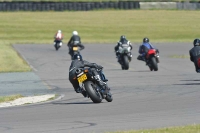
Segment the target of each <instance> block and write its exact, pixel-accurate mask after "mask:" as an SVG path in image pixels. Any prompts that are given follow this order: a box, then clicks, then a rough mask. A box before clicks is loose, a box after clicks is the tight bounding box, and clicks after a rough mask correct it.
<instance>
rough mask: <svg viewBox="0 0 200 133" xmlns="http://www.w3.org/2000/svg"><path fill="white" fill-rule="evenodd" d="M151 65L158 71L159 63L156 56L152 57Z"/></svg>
mask: <svg viewBox="0 0 200 133" xmlns="http://www.w3.org/2000/svg"><path fill="white" fill-rule="evenodd" d="M151 66H152V68H153V70H154V71H158V64H157V61H156V58H155V57H152V58H151Z"/></svg>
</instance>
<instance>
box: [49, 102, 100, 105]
mask: <svg viewBox="0 0 200 133" xmlns="http://www.w3.org/2000/svg"><path fill="white" fill-rule="evenodd" d="M52 104H55V105H67V104H96V103H93V102H66V103H65V102H64V103H59V102H56V103H52Z"/></svg>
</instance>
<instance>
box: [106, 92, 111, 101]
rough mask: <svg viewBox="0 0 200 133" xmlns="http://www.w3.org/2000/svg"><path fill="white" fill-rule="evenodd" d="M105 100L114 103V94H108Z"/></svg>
mask: <svg viewBox="0 0 200 133" xmlns="http://www.w3.org/2000/svg"><path fill="white" fill-rule="evenodd" d="M105 99H106V101H107V102H112V100H113V97H112V94H111V93H110V92H108V94H107V95H106V97H105Z"/></svg>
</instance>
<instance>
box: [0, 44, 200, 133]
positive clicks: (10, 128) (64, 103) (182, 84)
mask: <svg viewBox="0 0 200 133" xmlns="http://www.w3.org/2000/svg"><path fill="white" fill-rule="evenodd" d="M114 45H115V44H108V45H106V44H96V45H92V44H85V46H86V48H85V50H83V51H81V53H82V55H83V58H84V59H85V60H87V61H90V62H95V63H97V64H101V65H102V66H104V73H105V75H106V77H107V78H108V79H109V81H108V84H109V86H110V87H111V92H112V94H113V98H114V100H113V102H111V103H108V102H106V101H105V100H103V102H102V103H100V104H94V103H93V102H92V101H91V100H90V99H88V98H84V97H83V96H82V95H81V94H76V93H75V92H74V90H73V88H72V86H71V84H70V83H69V81H68V68H69V65H70V62H71V61H70V57H69V55H68V52H67V51H68V50H67V47H66V45H63V46H62V47H61V49H59V51H55V49H54V48H53V46H52V45H31V44H30V45H14V47H15V48H16V50H17V51H18V52H19V53H20V54H21V55H22V56H23V58H25V59H26V60H27V61H28V63H29V64H30V65H31V66H32V67H33V70H34V72H35V73H36V75H38V76H39V77H40V78H41V79H42V81H43V82H45V83H46V84H47V85H48V87H49V88H50V89H52V91H53V92H56V93H57V94H62V95H64V97H63V98H62V99H60V100H57V101H52V102H50V103H44V104H36V105H25V106H21V107H11V108H3V109H0V132H1V133H22V132H24V133H102V132H106V131H119V130H131V129H135V130H137V129H150V128H161V127H171V126H180V125H188V124H194V123H196V124H200V106H199V105H200V104H199V99H200V87H199V85H200V79H199V74H197V73H196V72H195V71H194V65H193V64H192V62H190V60H189V58H172V57H171V56H174V55H188V54H189V52H188V51H189V49H190V48H191V47H192V45H191V43H182V44H178V43H163V44H155V46H156V47H157V48H159V50H160V64H159V70H158V71H157V72H151V71H149V68H148V67H147V66H146V65H145V63H144V62H142V61H138V60H137V59H136V58H137V55H138V54H137V50H138V47H139V46H138V45H133V51H132V52H133V60H132V62H131V63H130V69H129V70H121V67H120V65H119V64H118V63H117V62H116V58H115V54H114V50H113V49H114Z"/></svg>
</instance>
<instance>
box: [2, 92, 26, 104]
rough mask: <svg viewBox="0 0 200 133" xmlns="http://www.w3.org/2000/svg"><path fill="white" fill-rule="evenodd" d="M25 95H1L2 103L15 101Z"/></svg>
mask: <svg viewBox="0 0 200 133" xmlns="http://www.w3.org/2000/svg"><path fill="white" fill-rule="evenodd" d="M21 97H23V96H22V95H20V94H16V95H10V96H0V103H3V102H9V101H13V100H15V99H18V98H21Z"/></svg>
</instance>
